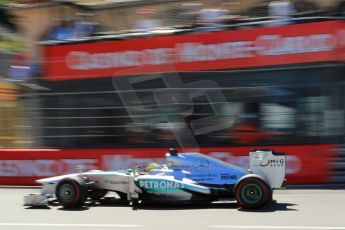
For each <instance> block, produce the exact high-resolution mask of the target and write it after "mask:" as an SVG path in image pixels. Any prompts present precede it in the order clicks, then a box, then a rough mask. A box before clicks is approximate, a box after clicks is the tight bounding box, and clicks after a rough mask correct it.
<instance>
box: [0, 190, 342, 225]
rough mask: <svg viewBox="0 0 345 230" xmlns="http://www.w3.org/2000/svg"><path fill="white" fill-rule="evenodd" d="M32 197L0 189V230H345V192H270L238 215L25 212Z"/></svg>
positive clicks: (113, 207)
mask: <svg viewBox="0 0 345 230" xmlns="http://www.w3.org/2000/svg"><path fill="white" fill-rule="evenodd" d="M33 192H37V190H35V189H32V188H31V189H23V188H0V229H1V230H43V229H49V230H81V229H82V230H85V229H87V230H89V229H90V230H103V229H104V230H110V229H115V230H116V229H134V230H135V229H149V230H152V229H162V230H168V229H173V230H180V229H190V230H192V229H193V230H194V229H196V230H201V229H212V230H222V229H244V230H253V229H254V230H255V229H277V230H290V229H293V230H297V229H300V230H345V186H344V187H340V188H337V187H336V188H312V189H310V188H308V189H305V188H304V189H288V190H281V191H275V194H274V199H275V200H276V202H275V203H273V204H272V205H271V206H269V207H267V208H265V209H262V210H259V211H245V210H241V209H239V208H238V207H237V205H236V203H229V202H225V203H215V204H211V205H143V206H139V207H138V208H132V207H130V206H125V205H121V204H118V203H112V202H110V203H109V204H106V205H100V204H88V205H87V206H86V207H83V208H81V209H78V210H65V209H62V208H61V207H60V206H58V205H53V206H50V207H46V208H42V207H41V208H28V207H24V206H23V205H22V204H23V203H22V202H23V196H24V195H26V194H29V193H33Z"/></svg>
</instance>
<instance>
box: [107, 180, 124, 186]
mask: <svg viewBox="0 0 345 230" xmlns="http://www.w3.org/2000/svg"><path fill="white" fill-rule="evenodd" d="M104 182H105V183H107V184H114V185H119V184H128V181H113V180H105V181H104Z"/></svg>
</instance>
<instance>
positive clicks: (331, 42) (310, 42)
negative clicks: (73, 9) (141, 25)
mask: <svg viewBox="0 0 345 230" xmlns="http://www.w3.org/2000/svg"><path fill="white" fill-rule="evenodd" d="M314 28H318V29H317V30H315V29H314ZM334 28H336V30H335V29H334ZM343 28H344V24H343V23H342V22H339V21H333V22H316V23H308V24H299V25H291V26H288V27H285V28H284V30H282V29H281V28H280V27H276V28H257V29H250V30H237V31H222V32H218V33H203V34H194V35H178V36H170V37H159V36H157V37H152V38H145V39H135V40H132V39H130V40H121V41H118V40H113V41H97V42H94V41H90V42H87V43H80V44H68V45H64V44H60V45H57V46H49V45H48V46H46V47H45V49H46V52H45V54H46V57H45V58H46V59H47V60H48V61H47V62H46V64H45V65H46V66H45V68H44V70H45V71H46V72H45V74H44V76H45V77H46V78H47V79H48V80H63V79H66V80H67V79H82V78H94V77H112V76H114V74H116V76H120V75H133V74H134V75H136V74H145V73H161V72H171V69H173V71H177V72H186V71H187V72H188V71H201V70H212V69H233V68H244V67H254V66H266V65H268V64H269V65H281V64H292V63H305V62H319V61H329V60H332V61H334V60H339V59H340V60H341V55H342V53H343V51H342V49H343V48H344V47H343V46H344V44H345V42H344V41H345V39H344V34H345V33H344V29H343ZM105 47H106V48H105ZM49 60H50V61H49ZM56 60H62V61H61V62H60V61H59V62H56ZM167 66H173V68H171V69H170V70H167V69H166V67H167Z"/></svg>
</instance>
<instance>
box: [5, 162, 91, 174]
mask: <svg viewBox="0 0 345 230" xmlns="http://www.w3.org/2000/svg"><path fill="white" fill-rule="evenodd" d="M97 164H98V160H96V159H61V160H0V176H1V177H5V176H6V177H20V176H25V177H30V176H32V177H49V176H56V175H61V174H68V173H75V172H77V171H78V169H77V168H78V167H79V166H82V167H83V169H85V170H92V169H96V168H97V167H96V165H97Z"/></svg>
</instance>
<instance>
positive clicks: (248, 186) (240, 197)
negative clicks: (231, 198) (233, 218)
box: [235, 177, 272, 209]
mask: <svg viewBox="0 0 345 230" xmlns="http://www.w3.org/2000/svg"><path fill="white" fill-rule="evenodd" d="M235 197H236V200H237V203H238V205H239V206H240V207H242V208H244V209H259V208H262V207H264V206H265V205H267V204H268V203H269V202H270V201H271V200H272V190H271V188H270V187H269V186H268V185H267V183H266V182H264V181H263V180H261V179H259V178H257V177H247V178H245V179H243V180H241V181H240V182H239V183H238V184H237V186H236V189H235Z"/></svg>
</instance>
